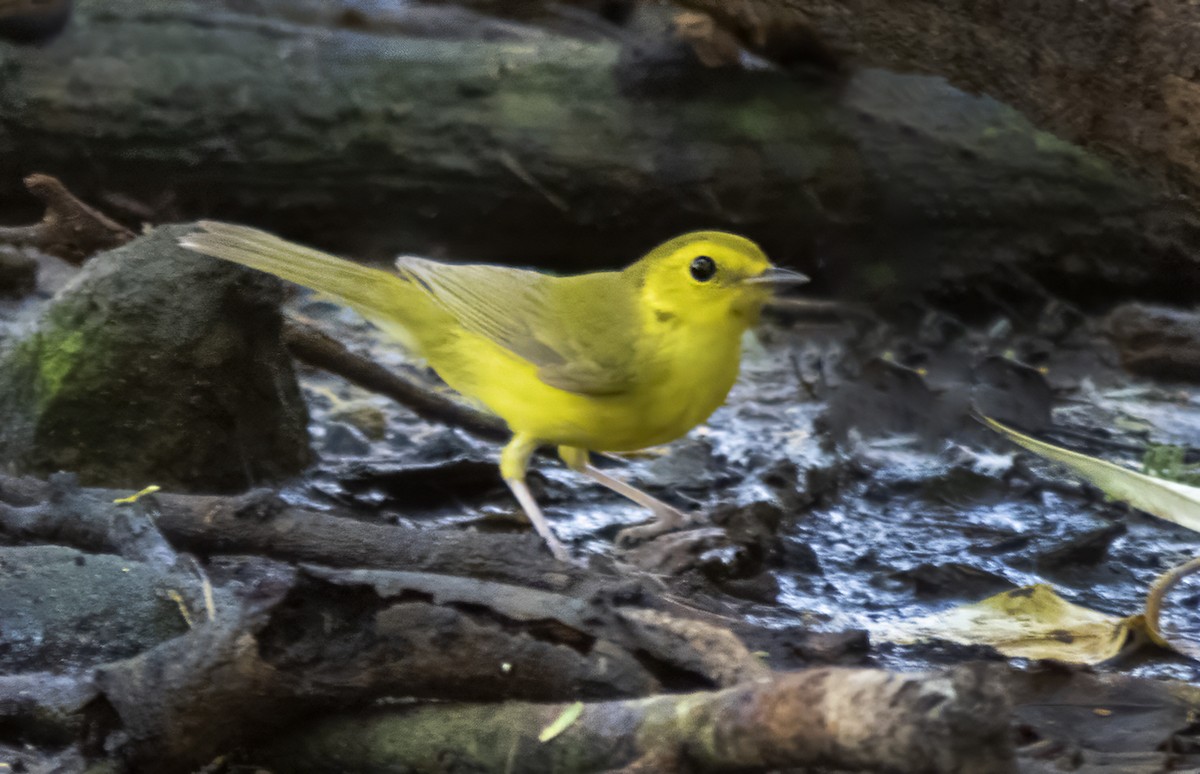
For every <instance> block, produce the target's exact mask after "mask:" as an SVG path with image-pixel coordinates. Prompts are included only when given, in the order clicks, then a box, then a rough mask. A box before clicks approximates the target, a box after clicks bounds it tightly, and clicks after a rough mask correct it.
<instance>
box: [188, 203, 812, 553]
mask: <svg viewBox="0 0 1200 774" xmlns="http://www.w3.org/2000/svg"><path fill="white" fill-rule="evenodd" d="M200 227H201V230H200V231H197V232H194V233H192V234H189V235H188V236H186V237H184V238H183V239H182V240H181V242H180V243H181V244H182V245H183V246H184V247H188V248H190V249H192V250H196V251H197V252H201V253H205V254H207V255H212V256H215V257H217V258H223V259H225V260H228V261H233V262H235V263H240V264H243V265H246V266H250V267H252V268H255V269H259V270H261V271H265V272H270V273H271V274H275V275H277V276H279V277H282V278H283V279H286V280H290V281H292V282H296V283H299V284H301V285H305V286H307V287H309V288H312V289H314V290H317V291H319V292H321V293H323V294H325V295H327V296H330V297H332V298H334V299H336V300H338V301H340V302H342V303H345V304H346V305H348V306H350V307H352V308H354V309H355V310H357V311H358V312H359V313H360V314H362V315H363V316H364V317H366V318H367V319H368V320H370V321H371V322H373V323H375V324H376V325H378V326H379V327H380V328H382V329H384V330H385V331H387V332H389V333H391V334H393V335H395V336H396V337H397V338H399V339H400V340H401V341H402V342H403V343H404V344H405V345H406V346H407V347H408V348H409V349H410V350H411V351H412V352H413V353H414V354H418V355H419V356H421V357H423V358H424V359H425V360H426V361H428V363H429V365H430V366H431V367H432V368H433V369H434V370H435V371H436V372H437V373H438V375H439V376H441V377H442V379H444V380H445V382H446V383H447V384H449V385H450V386H451V387H452V388H454V389H455V390H457V391H458V392H460V393H462V394H463V395H467V396H469V397H471V398H474V399H476V400H478V401H479V402H481V403H483V404H484V405H485V406H487V407H488V408H489V409H491V410H492V411H493V412H495V413H496V414H497V415H498V416H500V417H501V418H502V419H503V420H504V421H505V422H507V423H508V426H509V428H510V429H511V430H512V432H513V437H512V440H511V441H510V442H509V443H508V445H507V446H505V447H504V450H503V452H501V455H500V472H501V474H502V475H503V477H504V480H505V481H506V482H507V483H508V486H509V488H511V489H512V491H513V494H514V495H515V496H516V498H517V500H518V501H519V502H520V504H521V507H522V508H523V509H524V511H525V513H526V515H527V516H528V517H529V520H530V521H531V522H532V523H533V526H534V528H535V529H536V530H537V531H538V533H539V534H540V535H541V536H542V537H543V538H544V539H545V541H546V543H547V544H548V545H549V547H550V550H551V551H552V552H553V553H554V555H555V556H556V557H557V558H559V559H563V560H566V559H568V554H567V552H566V550H565V549H564V548H563V546H562V544H561V543H560V542H559V541H558V539H557V538H556V537H555V536H554V533H553V532H552V531H551V530H550V527H549V525H548V524H547V523H546V520H545V518H544V517H543V515H542V512H541V510H540V509H539V508H538V506H537V503H536V502H535V501H534V499H533V496H532V494H531V493H530V491H529V488H528V486H527V485H526V483H525V471H526V467H527V465H528V462H529V457H530V455H532V454H533V452H534V450H535V449H537V447H538V446H541V445H544V444H556V445H557V446H558V452H559V455H560V456H561V457H562V459H563V461H564V462H566V464H567V465H568V466H569V467H570V468H572V469H573V470H577V471H579V472H581V473H583V474H585V475H587V476H589V477H591V478H592V479H594V480H596V481H597V482H599V483H601V484H603V485H604V486H606V487H609V488H610V489H612V490H614V491H616V492H619V493H620V494H622V495H624V496H626V497H628V498H629V499H631V500H633V501H634V502H636V503H638V504H640V505H642V506H645V507H646V508H649V509H650V511H651V512H652V513H653V515H654V516H655V521H654V522H653V523H652V524H649V525H647V526H643V527H640V528H634V529H628V530H625V531H624V532H623V533H622V535H619V536H618V539H620V538H622V537H629V536H638V537H643V536H650V535H654V534H659V533H662V532H664V531H667V530H669V529H672V528H674V527H675V526H677V525H679V524H680V523H682V521H684V519H685V516H684V515H683V514H682V513H680V512H679V511H678V510H676V509H675V508H673V507H671V506H670V505H667V504H666V503H664V502H662V501H661V500H658V499H656V498H654V497H651V496H650V495H648V494H646V493H645V492H642V491H641V490H639V489H637V488H635V487H633V486H631V485H630V484H627V483H625V482H624V481H621V480H619V479H616V478H613V477H611V476H609V475H608V474H606V473H604V472H603V471H601V470H598V469H597V468H595V467H593V466H592V465H591V464H590V462H589V461H588V452H589V451H614V452H615V451H633V450H635V449H643V448H645V447H647V446H654V445H657V444H661V443H666V442H667V441H671V440H674V439H676V438H678V437H679V436H681V435H683V434H684V433H686V432H687V431H688V430H690V429H691V428H693V427H695V426H696V425H698V424H700V423H701V422H703V421H704V420H705V419H707V418H708V416H709V415H710V414H712V412H713V411H714V410H715V409H716V408H717V407H718V406H719V405H721V403H722V402H723V401H724V400H725V396H726V394H728V392H729V389H730V387H732V386H733V382H734V380H735V379H736V378H737V372H738V361H739V357H740V354H741V339H742V333H743V332H744V331H745V330H746V328H747V327H748V326H749V325H752V324H753V323H754V322H755V321H756V320H757V319H758V315H759V311H760V310H761V309H762V306H763V304H764V303H765V302H766V301H767V300H768V299H769V298H770V296H771V293H772V289H773V287H774V286H775V285H776V284H778V283H781V282H803V281H805V279H806V278H805V277H804V275H802V274H798V273H796V272H792V271H788V270H785V269H778V268H776V267H774V266H772V265H771V262H770V261H769V260H767V257H766V256H765V255H763V252H762V250H760V249H759V248H758V246H757V245H755V244H754V243H753V242H751V241H749V240H748V239H744V238H742V237H739V236H735V235H733V234H727V233H724V232H721V231H697V232H693V233H690V234H684V235H683V236H679V237H676V238H675V239H672V240H670V241H667V242H664V243H663V244H661V245H659V246H658V247H656V248H654V249H653V250H651V251H650V252H649V253H647V254H646V255H645V256H644V257H643V258H642V259H641V260H639V261H637V262H636V263H634V264H632V265H631V266H629V267H628V268H626V269H625V270H623V271H603V272H594V273H590V274H581V275H577V276H573V277H556V276H552V275H549V274H543V273H541V272H536V271H529V270H523V269H513V268H508V267H503V266H488V265H460V264H446V263H438V262H436V261H429V260H425V259H421V258H411V257H403V258H400V259H399V260H397V262H396V268H397V270H398V272H397V273H396V274H392V273H390V272H386V271H382V270H379V269H373V268H368V267H365V266H360V265H358V264H355V263H352V262H350V261H346V260H343V259H341V258H335V257H334V256H331V255H327V254H325V253H321V252H318V251H316V250H312V249H310V248H307V247H302V246H300V245H297V244H293V243H291V242H287V241H285V240H283V239H280V238H279V237H276V236H272V235H271V234H267V233H265V232H262V231H257V230H255V229H251V228H246V227H244V226H234V225H229V224H225V223H213V222H203V223H201V224H200Z"/></svg>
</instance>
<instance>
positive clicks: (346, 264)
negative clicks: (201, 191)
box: [179, 220, 418, 343]
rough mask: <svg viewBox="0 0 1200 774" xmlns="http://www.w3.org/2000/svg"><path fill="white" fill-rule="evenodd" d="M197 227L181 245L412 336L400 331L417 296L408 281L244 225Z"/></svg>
mask: <svg viewBox="0 0 1200 774" xmlns="http://www.w3.org/2000/svg"><path fill="white" fill-rule="evenodd" d="M199 226H200V230H198V231H194V232H192V233H190V234H188V235H187V236H185V237H183V238H182V239H180V240H179V244H180V245H182V246H183V247H186V248H188V249H190V250H195V251H196V252H199V253H204V254H205V255H211V256H213V257H216V258H222V259H224V260H226V261H232V262H234V263H240V264H242V265H243V266H249V267H250V268H252V269H258V270H259V271H265V272H267V273H269V274H274V275H275V276H277V277H281V278H282V279H285V280H288V281H289V282H295V283H297V284H299V285H304V286H305V287H308V288H312V289H313V290H316V291H318V292H320V293H322V294H324V295H327V296H329V297H331V298H332V299H333V300H335V301H339V302H341V303H343V304H346V305H347V306H350V307H352V308H354V309H355V310H356V311H358V312H359V314H361V315H363V316H364V317H366V318H367V319H368V320H370V321H372V322H374V323H376V324H377V325H380V326H381V327H384V328H386V329H388V330H390V331H391V332H393V333H395V334H396V335H399V336H401V338H403V339H405V340H406V342H410V343H411V336H410V335H403V334H404V333H405V331H404V330H403V328H404V327H405V326H404V323H405V317H406V316H407V315H406V314H405V307H408V306H411V304H412V302H413V301H414V300H416V299H414V296H415V295H418V294H415V293H414V288H413V287H412V285H411V284H410V283H409V282H407V281H406V280H403V279H401V278H400V277H397V276H396V275H394V274H391V273H389V272H386V271H382V270H380V269H372V268H370V267H367V266H360V265H358V264H356V263H354V262H352V261H347V260H345V259H343V258H337V257H335V256H332V255H329V254H327V253H323V252H321V251H319V250H313V249H312V248H309V247H304V246H303V245H298V244H295V243H294V242H288V241H287V240H285V239H280V238H279V237H277V236H274V235H272V234H268V233H266V232H265V231H259V230H258V229H253V228H249V227H247V226H235V225H233V224H230V223H217V222H215V221H209V220H205V221H201V222H200V223H199ZM409 311H410V312H411V311H413V310H409Z"/></svg>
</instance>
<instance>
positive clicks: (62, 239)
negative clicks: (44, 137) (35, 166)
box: [0, 175, 135, 265]
mask: <svg viewBox="0 0 1200 774" xmlns="http://www.w3.org/2000/svg"><path fill="white" fill-rule="evenodd" d="M25 187H26V188H27V189H29V193H31V194H33V195H34V196H36V197H37V198H39V199H41V200H42V202H43V203H45V205H46V214H45V215H44V216H42V219H41V221H40V222H38V223H35V224H34V225H32V226H16V227H12V228H0V242H5V243H8V244H11V245H16V246H25V245H29V246H32V247H36V248H37V249H38V250H41V251H42V252H43V253H47V254H49V255H54V256H57V257H59V258H62V259H63V260H64V261H69V262H70V263H73V264H76V265H79V264H82V263H83V262H84V261H85V260H87V259H88V258H89V257H91V256H92V255H93V254H95V253H98V252H100V251H101V250H111V249H113V248H114V247H120V246H121V245H123V244H125V243H126V242H128V241H130V240H131V239H133V238H134V236H135V234H134V233H133V232H132V231H130V230H129V229H127V228H125V227H124V226H122V225H121V224H120V223H117V222H116V221H115V220H112V219H111V218H109V217H107V216H106V215H104V214H102V213H101V212H99V211H97V210H95V209H93V208H91V207H89V206H88V205H86V204H84V203H83V202H81V201H79V199H76V198H75V196H74V195H73V194H72V193H71V192H70V191H68V190H67V189H66V187H65V186H64V185H63V184H62V183H61V182H59V181H58V179H57V178H53V177H50V176H49V175H30V176H29V177H27V178H25Z"/></svg>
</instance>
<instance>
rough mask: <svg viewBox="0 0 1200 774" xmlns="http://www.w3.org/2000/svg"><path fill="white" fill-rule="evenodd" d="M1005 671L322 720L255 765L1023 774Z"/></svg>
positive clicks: (806, 678)
mask: <svg viewBox="0 0 1200 774" xmlns="http://www.w3.org/2000/svg"><path fill="white" fill-rule="evenodd" d="M1003 669H1004V668H1003V667H1001V668H999V669H989V668H988V667H985V666H981V665H973V666H967V667H959V668H957V669H953V670H949V671H946V672H942V673H938V674H917V675H898V674H894V673H888V672H883V671H879V670H868V669H814V670H809V671H805V672H798V673H792V674H774V675H770V676H769V677H764V678H762V679H760V680H756V681H753V682H750V683H747V684H744V685H741V686H738V687H735V688H731V689H728V690H724V691H715V692H705V693H692V694H686V695H682V696H658V697H654V698H649V699H639V700H634V701H621V702H603V703H594V704H586V705H574V706H572V705H564V704H555V705H539V704H525V703H508V704H504V705H500V706H499V707H497V706H496V705H473V706H472V705H468V706H463V705H454V706H446V707H438V706H433V707H422V708H419V709H415V710H396V709H391V708H389V709H382V710H377V711H373V712H369V713H363V714H358V715H352V716H342V717H338V718H335V719H328V720H323V721H320V722H318V723H316V724H315V725H313V726H311V727H307V728H303V729H301V730H298V731H296V732H294V733H290V734H288V735H287V736H285V737H284V738H283V739H282V740H280V741H279V742H278V743H276V744H273V745H271V746H270V747H268V748H267V749H266V750H263V751H259V752H258V754H257V755H256V757H255V760H256V762H259V763H265V764H267V765H268V766H270V767H272V768H275V769H278V770H283V771H294V772H307V771H313V772H316V771H394V770H416V771H434V770H440V768H441V764H442V763H443V762H444V761H446V760H454V761H455V762H456V764H457V766H458V767H461V768H464V769H470V770H471V771H480V772H503V771H530V772H533V771H539V772H541V771H571V772H580V773H582V772H599V771H621V772H635V771H636V772H660V773H663V772H681V771H714V772H716V771H733V770H736V771H742V772H764V771H769V770H772V769H778V768H792V767H809V766H812V767H829V768H834V769H838V770H852V771H860V770H869V771H881V770H882V771H912V772H963V773H964V774H965V773H966V772H971V774H1000V773H1001V772H1012V771H1015V770H1016V768H1015V764H1014V759H1013V750H1012V745H1011V742H1010V740H1009V707H1008V702H1007V698H1006V691H1005V687H1004V681H1003V680H1002V679H1000V678H1001V675H1000V674H999V672H1000V671H1001V670H1003ZM555 732H557V733H555ZM539 733H540V738H539ZM547 737H550V738H547Z"/></svg>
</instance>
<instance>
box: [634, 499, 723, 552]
mask: <svg viewBox="0 0 1200 774" xmlns="http://www.w3.org/2000/svg"><path fill="white" fill-rule="evenodd" d="M655 515H656V517H657V518H655V520H654V521H652V522H650V523H648V524H639V525H637V526H635V527H626V528H625V529H623V530H621V531H620V532H618V533H617V535H616V537H615V538H614V539H613V542H614V543H615V544H616V546H617V548H620V549H629V548H633V547H634V546H637V545H639V544H641V543H645V542H648V541H650V540H653V539H654V538H656V537H659V536H660V535H665V534H667V533H668V532H674V531H675V530H678V529H681V528H683V527H690V526H695V525H697V524H700V523H702V522H703V521H704V519H703V518H702V517H701V516H699V515H698V514H690V513H684V512H682V511H676V510H674V509H672V510H671V512H670V513H660V514H655Z"/></svg>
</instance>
